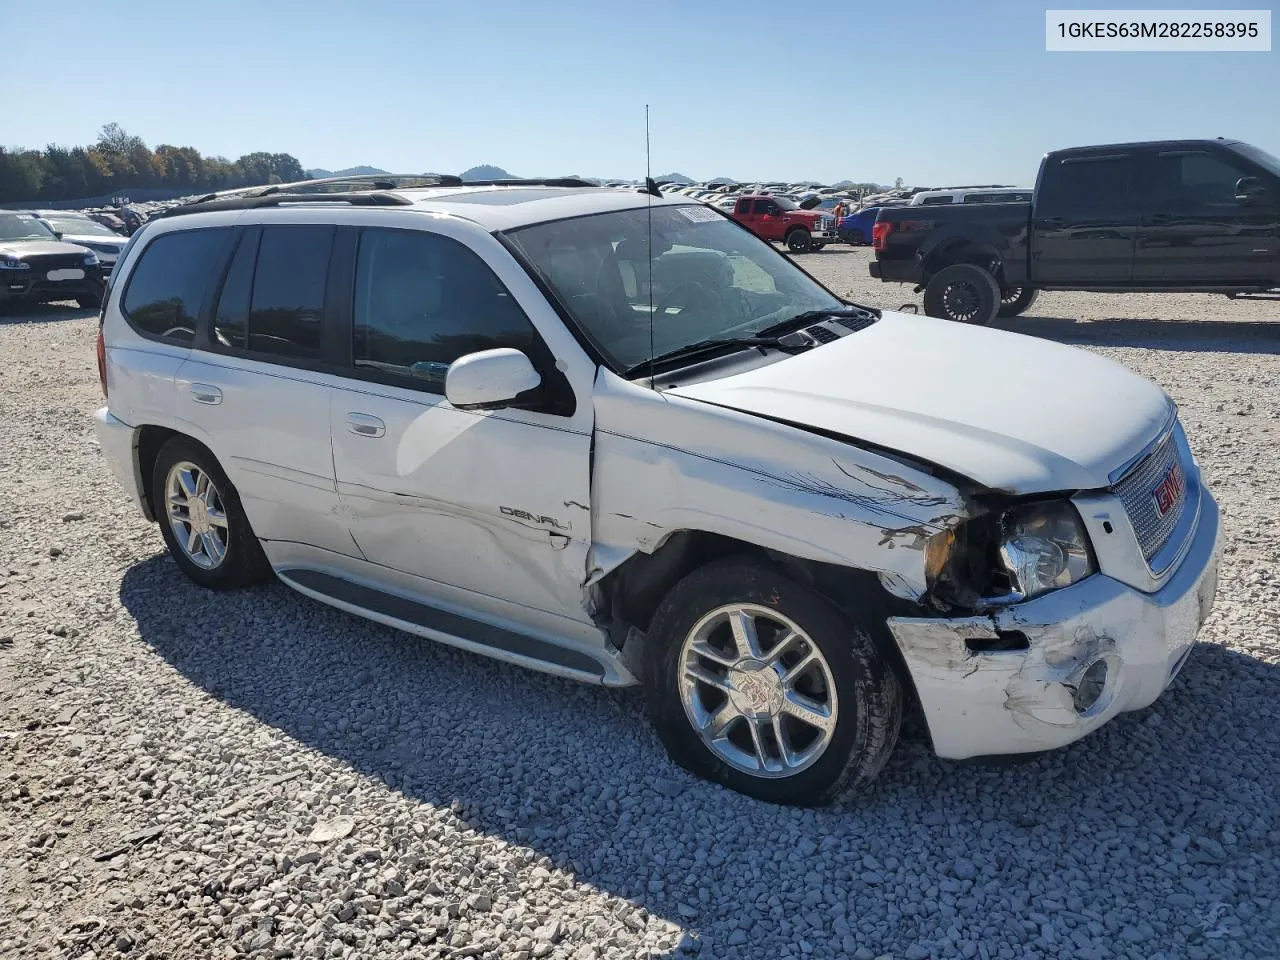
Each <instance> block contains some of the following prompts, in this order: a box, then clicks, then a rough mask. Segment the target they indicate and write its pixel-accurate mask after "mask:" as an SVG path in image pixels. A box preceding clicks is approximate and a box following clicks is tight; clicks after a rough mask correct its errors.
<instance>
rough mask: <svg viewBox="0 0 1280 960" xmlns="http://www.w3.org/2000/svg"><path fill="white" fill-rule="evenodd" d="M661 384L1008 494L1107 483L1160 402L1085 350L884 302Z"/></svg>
mask: <svg viewBox="0 0 1280 960" xmlns="http://www.w3.org/2000/svg"><path fill="white" fill-rule="evenodd" d="M669 392H671V393H674V394H677V395H679V396H683V397H689V398H691V399H694V400H701V401H704V402H706V403H713V404H716V405H719V406H723V407H731V408H733V409H736V410H741V411H744V412H747V413H755V414H759V415H761V416H766V417H770V418H773V419H777V420H783V421H787V422H790V423H794V424H797V425H800V426H809V427H814V428H817V429H821V430H823V431H826V432H830V433H836V434H840V435H842V436H846V437H849V438H851V439H854V440H862V441H865V442H867V443H871V444H875V445H878V446H882V447H886V448H889V449H891V450H896V451H899V452H900V453H903V454H906V455H907V456H910V457H915V458H917V459H920V460H924V461H928V462H930V463H934V464H937V465H938V466H941V467H945V468H947V469H949V470H952V471H955V472H956V473H959V474H962V475H964V476H966V477H969V478H970V479H972V480H975V481H977V482H978V483H980V484H982V485H984V486H986V487H990V488H992V489H995V490H1006V491H1009V492H1011V493H1019V494H1023V493H1039V492H1047V491H1058V490H1088V489H1098V488H1102V487H1106V486H1108V485H1109V480H1108V474H1109V473H1111V472H1112V471H1113V470H1115V469H1116V468H1117V467H1120V466H1122V465H1123V464H1124V463H1126V462H1127V461H1128V460H1129V459H1130V458H1131V457H1133V456H1134V455H1135V454H1137V453H1138V452H1140V451H1141V449H1142V448H1143V447H1144V446H1145V445H1146V444H1147V443H1149V442H1150V441H1151V440H1153V439H1154V438H1155V436H1156V435H1157V434H1158V433H1159V431H1160V430H1161V428H1162V427H1163V426H1164V425H1165V424H1166V423H1167V421H1168V419H1169V416H1170V413H1171V411H1172V401H1171V400H1170V399H1169V398H1168V396H1167V395H1166V394H1165V393H1164V391H1163V390H1161V389H1160V387H1158V386H1157V385H1156V384H1154V383H1153V382H1151V381H1150V380H1147V379H1146V378H1144V377H1141V376H1139V375H1138V374H1136V373H1134V372H1132V371H1131V370H1129V369H1128V368H1126V367H1124V366H1122V365H1121V364H1118V363H1115V362H1113V361H1111V360H1108V359H1106V358H1105V357H1100V356H1098V355H1097V354H1093V353H1090V352H1088V351H1086V350H1082V349H1078V348H1075V347H1067V346H1063V345H1061V344H1057V343H1053V342H1051V341H1048V340H1042V339H1040V338H1038V337H1031V336H1023V335H1021V334H1015V333H1008V332H1005V331H1002V330H991V329H987V328H985V327H973V326H968V325H965V324H960V323H952V322H950V321H946V320H936V319H934V318H932V317H925V316H919V317H917V316H908V315H906V314H901V313H891V312H885V313H884V315H883V316H882V318H881V319H880V321H879V322H878V323H875V324H872V325H871V326H870V327H868V328H866V329H864V330H861V331H859V332H857V333H853V334H850V335H849V336H846V337H842V338H841V339H840V340H837V341H835V342H833V343H829V344H826V345H824V346H819V347H815V348H813V349H812V350H809V351H807V352H805V353H802V354H798V355H796V356H792V357H787V358H785V359H783V360H779V361H777V362H775V363H771V364H767V365H764V366H760V367H756V368H755V369H752V370H747V371H745V372H743V373H739V374H734V375H731V376H728V377H723V378H720V379H718V380H709V381H705V382H702V383H692V384H689V385H687V386H679V387H675V388H673V389H672V390H670V391H669Z"/></svg>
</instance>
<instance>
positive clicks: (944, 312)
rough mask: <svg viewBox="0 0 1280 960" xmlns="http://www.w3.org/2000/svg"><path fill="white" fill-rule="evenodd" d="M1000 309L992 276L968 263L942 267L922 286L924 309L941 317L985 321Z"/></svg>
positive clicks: (929, 313) (975, 322) (995, 284)
mask: <svg viewBox="0 0 1280 960" xmlns="http://www.w3.org/2000/svg"><path fill="white" fill-rule="evenodd" d="M999 309H1000V286H999V285H998V284H997V283H996V281H995V277H993V276H991V274H989V273H987V271H985V270H983V269H982V268H981V267H976V266H974V265H973V264H971V263H955V264H952V265H951V266H949V267H943V268H942V269H941V270H939V271H938V272H937V273H935V274H934V275H933V277H932V278H931V279H930V280H929V283H928V286H926V287H925V288H924V312H925V313H927V314H928V315H929V316H931V317H938V318H940V319H942V320H954V321H956V322H957V323H973V324H978V325H985V324H988V323H990V322H991V321H992V320H994V319H995V316H996V311H997V310H999Z"/></svg>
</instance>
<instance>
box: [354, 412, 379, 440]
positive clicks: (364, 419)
mask: <svg viewBox="0 0 1280 960" xmlns="http://www.w3.org/2000/svg"><path fill="white" fill-rule="evenodd" d="M347 431H348V432H350V433H354V434H355V435H356V436H358V437H380V436H382V435H383V434H384V433H386V432H387V425H386V424H385V423H383V422H382V421H381V420H379V419H378V418H377V417H371V416H369V414H367V413H348V414H347Z"/></svg>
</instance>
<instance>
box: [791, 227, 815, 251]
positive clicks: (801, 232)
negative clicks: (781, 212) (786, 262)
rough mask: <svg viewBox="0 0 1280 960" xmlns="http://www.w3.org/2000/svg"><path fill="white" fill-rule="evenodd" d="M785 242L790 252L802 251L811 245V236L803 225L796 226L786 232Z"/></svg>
mask: <svg viewBox="0 0 1280 960" xmlns="http://www.w3.org/2000/svg"><path fill="white" fill-rule="evenodd" d="M786 243H787V249H788V250H790V251H791V252H792V253H804V252H805V251H806V250H808V249H809V248H810V247H811V246H813V236H812V235H811V234H810V233H809V231H808V230H806V229H805V228H804V227H796V228H795V229H794V230H792V231H791V232H790V233H788V234H787V239H786Z"/></svg>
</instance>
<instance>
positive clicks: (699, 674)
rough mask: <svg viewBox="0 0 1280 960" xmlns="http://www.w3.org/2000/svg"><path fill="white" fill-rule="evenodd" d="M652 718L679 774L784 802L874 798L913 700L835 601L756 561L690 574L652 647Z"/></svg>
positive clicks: (648, 675)
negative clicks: (870, 793) (868, 794)
mask: <svg viewBox="0 0 1280 960" xmlns="http://www.w3.org/2000/svg"><path fill="white" fill-rule="evenodd" d="M645 683H646V694H647V698H648V703H649V713H650V716H651V717H652V719H653V722H654V725H655V727H656V728H657V731H658V735H659V737H660V738H661V739H662V742H663V744H664V746H666V748H667V752H668V753H669V754H670V755H671V758H672V759H673V760H675V762H676V763H678V764H679V765H680V766H682V767H684V768H686V769H688V770H690V771H691V772H693V773H695V774H697V775H699V776H702V777H706V778H707V779H709V780H713V781H716V782H718V783H722V784H724V785H725V786H728V787H730V788H732V789H734V790H737V791H738V792H740V793H745V794H747V795H749V796H752V797H756V798H758V799H761V800H766V801H769V802H772V803H786V804H804V805H822V804H827V803H831V802H833V801H836V800H839V799H841V798H843V797H846V796H849V795H850V794H853V793H856V792H858V791H859V790H862V789H864V788H865V787H867V786H868V785H869V784H870V783H871V782H872V781H873V780H874V779H875V777H876V775H877V774H878V773H879V772H880V769H881V767H883V766H884V763H885V761H886V760H888V758H889V755H890V753H892V751H893V747H894V744H895V743H896V742H897V737H898V727H899V724H900V722H901V716H902V694H901V689H900V687H899V685H898V681H897V677H896V676H895V675H894V673H893V671H892V669H891V668H890V666H889V664H888V663H886V662H885V660H884V659H883V658H882V657H881V656H880V655H879V653H878V652H877V650H876V648H875V644H874V642H873V641H872V639H871V637H870V636H869V635H868V634H867V633H866V632H865V631H864V630H863V629H861V628H860V627H859V626H858V625H857V624H855V623H852V622H850V620H849V619H848V618H847V617H845V616H844V615H843V614H842V613H841V612H840V611H839V610H838V609H836V607H835V606H834V605H833V604H831V602H830V601H828V600H827V599H826V598H825V597H823V596H821V595H820V594H818V593H815V592H814V591H812V590H810V589H809V588H807V587H805V586H802V585H801V584H799V583H796V582H795V581H793V580H791V579H790V578H788V577H787V576H785V575H784V574H783V573H781V572H780V571H779V570H777V569H775V568H774V567H772V566H770V565H768V564H766V563H763V562H759V561H756V560H753V559H748V558H739V559H729V560H723V561H718V562H716V563H713V564H710V565H708V566H706V567H703V568H701V569H699V570H696V571H694V572H693V573H691V574H689V575H688V576H687V577H685V578H684V579H683V580H681V581H680V582H679V583H678V584H676V586H675V587H674V588H672V590H671V592H670V593H669V594H668V595H667V597H666V598H665V599H664V600H663V602H662V604H661V606H660V607H659V608H658V612H657V613H656V614H655V616H654V620H653V623H652V625H651V627H650V630H649V635H648V638H647V644H646V664H645Z"/></svg>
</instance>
